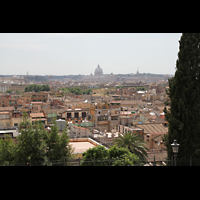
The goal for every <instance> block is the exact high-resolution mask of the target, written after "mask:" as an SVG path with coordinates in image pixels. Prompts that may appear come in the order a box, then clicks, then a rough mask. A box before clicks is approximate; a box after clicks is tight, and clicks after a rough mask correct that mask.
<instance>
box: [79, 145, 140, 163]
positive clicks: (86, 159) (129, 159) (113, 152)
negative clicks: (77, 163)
mask: <svg viewBox="0 0 200 200" xmlns="http://www.w3.org/2000/svg"><path fill="white" fill-rule="evenodd" d="M138 163H139V158H138V156H136V155H135V154H133V153H131V152H130V151H129V150H128V149H127V148H123V147H121V148H119V147H117V146H116V145H114V146H112V147H111V148H110V149H106V148H105V147H104V146H100V145H98V146H96V147H93V148H90V149H88V150H87V151H86V152H84V153H83V159H82V161H81V166H94V165H95V166H124V165H125V166H133V165H134V164H138Z"/></svg>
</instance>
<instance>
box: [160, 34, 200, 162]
mask: <svg viewBox="0 0 200 200" xmlns="http://www.w3.org/2000/svg"><path fill="white" fill-rule="evenodd" d="M179 43H180V45H179V53H178V59H177V61H176V72H175V76H174V77H173V78H171V79H169V80H168V81H169V90H168V91H167V94H168V95H169V98H170V102H169V101H168V102H166V103H167V104H168V105H170V110H167V109H166V108H165V109H164V112H165V116H166V120H167V121H168V122H169V128H168V136H166V142H165V144H166V147H167V152H168V159H171V156H172V155H173V152H172V148H171V143H173V140H174V139H176V140H177V142H178V143H179V144H180V147H179V152H178V157H180V158H189V157H190V156H192V157H193V158H199V157H200V112H199V110H200V56H199V55H200V48H199V46H200V33H183V34H182V36H181V39H180V41H179Z"/></svg>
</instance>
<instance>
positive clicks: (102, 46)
mask: <svg viewBox="0 0 200 200" xmlns="http://www.w3.org/2000/svg"><path fill="white" fill-rule="evenodd" d="M180 37H181V33H16V34H14V33H1V34H0V55H1V60H0V65H1V75H11V74H12V75H26V73H27V72H28V73H29V75H49V74H51V75H79V74H81V75H90V74H91V73H92V74H94V70H95V69H96V67H97V66H98V64H99V65H100V67H101V68H102V69H103V73H104V74H110V73H113V74H130V73H133V74H135V73H136V72H137V69H139V72H140V73H152V74H174V73H175V67H176V60H177V58H178V56H177V54H178V50H179V42H178V41H179V40H180Z"/></svg>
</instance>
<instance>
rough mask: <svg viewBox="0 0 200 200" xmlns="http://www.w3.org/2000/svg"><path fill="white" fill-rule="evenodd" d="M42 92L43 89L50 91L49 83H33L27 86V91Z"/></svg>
mask: <svg viewBox="0 0 200 200" xmlns="http://www.w3.org/2000/svg"><path fill="white" fill-rule="evenodd" d="M32 91H34V92H41V91H50V87H49V85H36V84H31V85H29V86H27V87H25V92H32Z"/></svg>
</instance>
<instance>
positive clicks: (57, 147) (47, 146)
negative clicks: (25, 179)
mask: <svg viewBox="0 0 200 200" xmlns="http://www.w3.org/2000/svg"><path fill="white" fill-rule="evenodd" d="M19 130H20V132H21V134H19V135H18V136H17V143H16V144H15V143H14V141H13V139H11V138H6V139H5V140H0V164H1V165H6V164H9V163H10V162H12V163H13V164H14V165H19V164H23V165H27V164H30V163H35V164H37V163H38V164H43V165H47V164H48V165H49V164H51V161H52V160H61V159H64V157H65V158H66V159H68V158H70V156H71V153H72V148H71V146H70V145H69V136H68V135H67V129H66V128H65V129H64V130H63V132H62V134H60V135H59V134H58V127H57V125H56V122H55V121H54V126H52V127H51V131H50V133H47V131H46V129H45V128H44V127H43V124H42V123H41V121H40V120H36V121H35V123H34V124H33V125H32V124H31V123H30V121H29V120H28V115H27V114H25V113H24V114H23V121H22V122H21V123H20V128H19Z"/></svg>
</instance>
